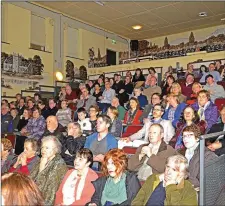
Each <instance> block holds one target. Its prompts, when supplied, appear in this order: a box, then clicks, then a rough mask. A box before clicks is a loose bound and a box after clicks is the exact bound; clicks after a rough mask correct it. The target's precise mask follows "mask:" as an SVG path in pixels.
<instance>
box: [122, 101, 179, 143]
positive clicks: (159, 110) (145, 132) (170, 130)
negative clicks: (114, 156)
mask: <svg viewBox="0 0 225 206" xmlns="http://www.w3.org/2000/svg"><path fill="white" fill-rule="evenodd" d="M163 113H164V108H163V106H162V105H161V104H155V105H154V107H153V118H152V119H144V126H143V127H142V129H141V130H139V131H138V132H136V133H134V134H132V135H131V136H130V137H128V138H127V139H125V140H128V141H134V140H137V139H142V138H143V137H144V138H143V140H144V142H146V143H147V142H149V141H148V139H149V137H148V136H149V128H150V126H151V125H152V124H154V123H157V124H160V125H162V127H163V129H164V137H163V140H164V141H165V142H166V144H168V143H169V141H170V140H171V138H172V137H173V135H174V133H175V130H174V127H173V125H172V123H171V121H169V120H165V119H162V115H163Z"/></svg>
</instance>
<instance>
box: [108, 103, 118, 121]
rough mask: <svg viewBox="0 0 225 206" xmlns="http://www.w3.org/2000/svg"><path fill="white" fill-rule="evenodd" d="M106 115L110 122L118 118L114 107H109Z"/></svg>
mask: <svg viewBox="0 0 225 206" xmlns="http://www.w3.org/2000/svg"><path fill="white" fill-rule="evenodd" d="M107 115H108V116H109V117H110V119H111V120H114V119H117V118H118V116H119V111H118V109H117V108H116V107H113V106H110V107H109V108H108V110H107Z"/></svg>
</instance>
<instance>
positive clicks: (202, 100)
mask: <svg viewBox="0 0 225 206" xmlns="http://www.w3.org/2000/svg"><path fill="white" fill-rule="evenodd" d="M197 99H198V104H199V106H201V107H204V106H205V104H206V103H207V102H208V101H209V100H210V93H209V92H208V91H207V90H204V89H203V90H201V91H200V92H199V93H198V97H197Z"/></svg>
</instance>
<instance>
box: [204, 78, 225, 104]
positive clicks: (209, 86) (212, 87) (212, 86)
mask: <svg viewBox="0 0 225 206" xmlns="http://www.w3.org/2000/svg"><path fill="white" fill-rule="evenodd" d="M205 81H206V82H207V83H206V85H205V86H204V87H203V89H205V90H207V91H208V92H209V93H210V99H211V101H212V102H215V100H216V99H217V98H225V91H224V88H223V86H221V85H218V84H217V83H216V82H215V81H214V78H213V76H212V75H211V74H209V75H207V76H206V77H205Z"/></svg>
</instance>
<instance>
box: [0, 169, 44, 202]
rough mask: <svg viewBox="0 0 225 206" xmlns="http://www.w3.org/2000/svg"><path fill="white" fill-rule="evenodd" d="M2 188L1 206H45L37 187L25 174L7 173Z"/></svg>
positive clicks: (3, 177)
mask: <svg viewBox="0 0 225 206" xmlns="http://www.w3.org/2000/svg"><path fill="white" fill-rule="evenodd" d="M1 186H2V187H1V189H2V196H1V199H2V202H1V203H2V204H1V205H7V206H8V205H10V206H17V205H32V206H44V205H45V204H44V199H43V197H42V194H41V192H40V190H39V189H38V187H37V185H36V184H35V183H34V181H33V180H31V179H30V178H29V177H28V176H26V175H24V174H20V173H7V174H5V175H3V176H2V181H1Z"/></svg>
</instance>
